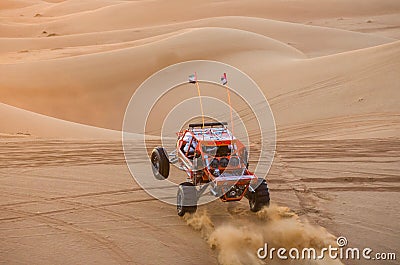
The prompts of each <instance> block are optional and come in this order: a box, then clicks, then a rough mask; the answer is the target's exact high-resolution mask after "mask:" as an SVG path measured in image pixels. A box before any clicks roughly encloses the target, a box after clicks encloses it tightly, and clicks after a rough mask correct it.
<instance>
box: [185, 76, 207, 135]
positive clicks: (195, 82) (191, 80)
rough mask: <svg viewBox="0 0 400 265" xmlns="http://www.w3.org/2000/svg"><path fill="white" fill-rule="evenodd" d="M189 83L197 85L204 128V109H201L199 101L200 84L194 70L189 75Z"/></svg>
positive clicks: (201, 104)
mask: <svg viewBox="0 0 400 265" xmlns="http://www.w3.org/2000/svg"><path fill="white" fill-rule="evenodd" d="M189 83H191V84H196V87H197V93H198V94H199V100H200V109H201V119H202V121H203V127H202V128H204V111H203V103H202V101H201V93H200V86H199V82H198V81H197V73H196V72H194V74H192V75H190V76H189Z"/></svg>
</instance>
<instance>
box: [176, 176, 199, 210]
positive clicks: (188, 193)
mask: <svg viewBox="0 0 400 265" xmlns="http://www.w3.org/2000/svg"><path fill="white" fill-rule="evenodd" d="M176 209H177V211H178V215H179V216H184V215H185V213H194V212H196V210H197V190H196V187H195V186H194V185H193V184H192V183H191V182H183V183H181V184H179V188H178V194H177V195H176Z"/></svg>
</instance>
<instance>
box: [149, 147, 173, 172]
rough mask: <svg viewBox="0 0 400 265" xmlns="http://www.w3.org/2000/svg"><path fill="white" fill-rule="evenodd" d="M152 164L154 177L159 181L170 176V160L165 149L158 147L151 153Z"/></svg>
mask: <svg viewBox="0 0 400 265" xmlns="http://www.w3.org/2000/svg"><path fill="white" fill-rule="evenodd" d="M151 164H152V169H153V175H154V177H155V178H156V179H158V180H164V179H167V178H168V175H169V160H168V157H167V155H166V152H165V149H164V148H162V147H156V148H154V149H153V151H152V152H151Z"/></svg>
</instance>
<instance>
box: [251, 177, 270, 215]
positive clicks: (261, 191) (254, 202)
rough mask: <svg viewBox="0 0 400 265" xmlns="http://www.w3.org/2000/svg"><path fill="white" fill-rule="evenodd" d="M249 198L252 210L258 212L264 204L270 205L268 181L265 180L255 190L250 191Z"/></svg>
mask: <svg viewBox="0 0 400 265" xmlns="http://www.w3.org/2000/svg"><path fill="white" fill-rule="evenodd" d="M248 199H249V205H250V210H251V211H252V212H258V211H260V210H261V209H262V208H263V207H264V206H267V207H268V206H269V201H270V198H269V190H268V185H267V182H266V181H265V180H263V181H262V182H261V183H260V185H259V186H258V187H257V188H256V189H255V191H254V192H249V195H248Z"/></svg>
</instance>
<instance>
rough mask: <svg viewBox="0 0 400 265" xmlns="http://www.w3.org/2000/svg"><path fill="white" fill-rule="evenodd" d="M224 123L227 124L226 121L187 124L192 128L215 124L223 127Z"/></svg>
mask: <svg viewBox="0 0 400 265" xmlns="http://www.w3.org/2000/svg"><path fill="white" fill-rule="evenodd" d="M226 125H228V123H227V122H225V121H222V122H205V123H204V124H203V123H191V124H189V128H190V129H193V128H199V127H200V128H204V127H215V126H220V127H225V126H226Z"/></svg>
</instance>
